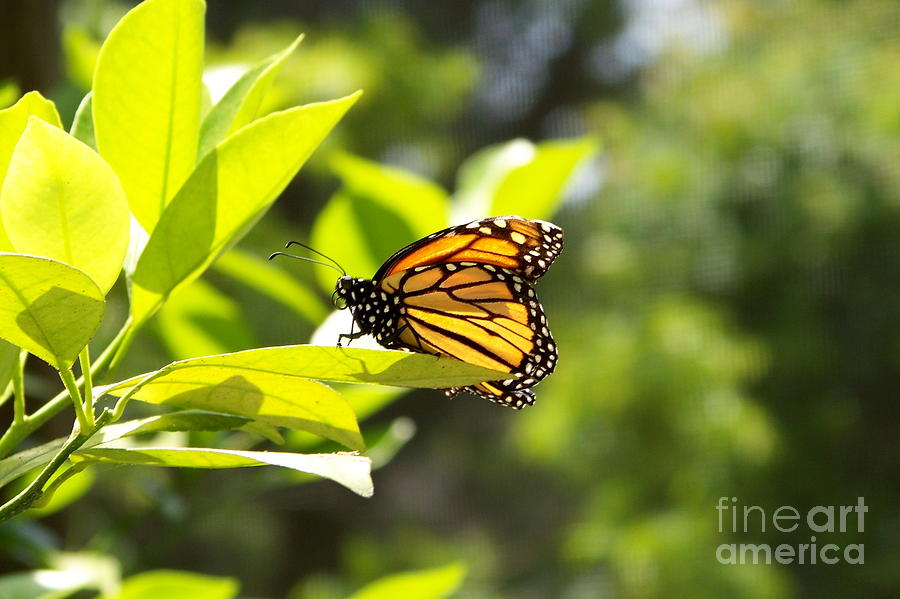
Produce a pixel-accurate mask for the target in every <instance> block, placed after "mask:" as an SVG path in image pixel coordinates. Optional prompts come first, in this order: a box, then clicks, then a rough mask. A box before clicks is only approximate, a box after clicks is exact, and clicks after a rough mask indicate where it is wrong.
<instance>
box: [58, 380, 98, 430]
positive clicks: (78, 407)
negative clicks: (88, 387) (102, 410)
mask: <svg viewBox="0 0 900 599" xmlns="http://www.w3.org/2000/svg"><path fill="white" fill-rule="evenodd" d="M59 378H60V379H62V382H63V385H65V386H66V391H68V392H69V397H70V398H71V399H72V405H74V406H75V415H76V416H78V427H79V428H80V429H81V430H83V431H87V430H90V429H92V428H94V414H93V413H90V414H89V413H87V412H86V411H85V409H84V402H83V401H82V399H81V390H80V389H79V388H78V383H77V382H75V375H74V374H72V369H71V368H63V369H62V370H60V371H59Z"/></svg>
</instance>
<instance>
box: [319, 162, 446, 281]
mask: <svg viewBox="0 0 900 599" xmlns="http://www.w3.org/2000/svg"><path fill="white" fill-rule="evenodd" d="M332 168H334V170H335V172H336V173H337V174H338V176H340V177H341V180H342V182H343V187H342V188H341V190H340V191H339V192H338V193H336V194H335V195H334V196H332V198H331V199H330V200H329V201H328V204H327V205H326V206H325V208H324V209H323V210H322V212H321V214H319V217H318V218H317V219H316V222H315V224H314V225H313V230H312V245H313V246H314V247H315V248H316V249H318V250H320V251H323V252H325V253H326V254H328V255H330V256H332V257H334V258H335V259H336V260H337V261H338V262H340V263H341V264H342V265H343V266H344V268H346V269H347V271H348V272H350V273H353V274H356V275H359V276H366V277H371V276H372V275H373V274H374V273H375V271H376V270H377V269H378V267H379V266H380V265H381V263H382V262H383V261H384V260H385V259H387V258H388V257H389V256H390V255H391V254H393V253H394V252H395V251H397V250H398V249H400V248H401V247H403V246H404V245H406V244H408V243H412V242H413V241H415V240H416V239H419V238H421V237H424V236H426V235H429V234H431V233H434V232H435V231H438V230H440V229H442V228H444V227H446V226H447V217H448V209H449V198H448V196H447V193H446V192H445V191H444V190H443V189H442V188H441V187H440V186H438V185H436V184H435V183H432V182H431V181H428V180H427V179H423V178H421V177H419V176H417V175H414V174H412V173H409V172H407V171H403V170H401V169H397V168H393V167H388V166H383V165H380V164H377V163H375V162H370V161H367V160H363V159H361V158H357V157H355V156H350V155H347V154H342V155H339V156H337V157H336V158H335V159H334V160H333V161H332ZM411 206H414V207H415V209H410V207H411ZM316 272H317V276H318V278H319V282H320V284H321V285H322V286H323V288H324V289H326V290H329V291H330V290H331V289H333V288H334V274H332V273H331V272H330V271H327V270H325V269H321V270H318V271H316Z"/></svg>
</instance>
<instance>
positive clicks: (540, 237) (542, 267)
mask: <svg viewBox="0 0 900 599" xmlns="http://www.w3.org/2000/svg"><path fill="white" fill-rule="evenodd" d="M562 244H563V231H562V229H561V228H560V227H558V226H556V225H554V224H553V223H550V222H546V221H542V220H528V219H525V218H522V217H521V216H495V217H491V218H485V219H481V220H476V221H472V222H470V223H468V224H465V225H458V226H455V227H450V228H447V229H444V230H443V231H438V232H437V233H432V234H431V235H429V236H428V237H424V238H422V239H420V240H419V241H417V242H415V243H412V244H410V245H408V246H406V247H405V248H403V249H401V250H400V251H398V252H397V253H395V254H394V255H393V256H391V257H390V258H389V259H388V260H387V261H386V262H385V263H384V265H383V266H382V267H381V268H380V269H379V270H378V272H377V273H376V274H375V276H374V277H373V279H374V280H376V281H380V280H382V279H385V278H387V277H389V276H391V275H394V274H396V273H399V272H402V271H405V270H409V269H413V268H416V267H420V266H429V265H433V264H447V263H461V262H474V263H477V264H485V265H491V266H494V267H497V268H501V269H505V270H508V271H511V272H512V273H515V274H516V275H517V276H519V277H521V278H523V279H525V280H526V281H529V282H532V283H533V282H534V281H536V280H537V279H539V278H540V277H542V276H543V275H544V273H546V272H547V269H548V268H550V265H551V264H552V263H553V261H554V260H556V257H557V256H559V253H560V252H561V251H562V247H563V245H562Z"/></svg>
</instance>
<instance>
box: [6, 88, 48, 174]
mask: <svg viewBox="0 0 900 599" xmlns="http://www.w3.org/2000/svg"><path fill="white" fill-rule="evenodd" d="M30 116H36V117H38V118H39V119H41V120H43V121H46V122H48V123H50V124H51V125H55V126H56V127H62V123H61V122H60V120H59V113H58V112H56V105H55V104H53V102H51V101H50V100H48V99H46V98H45V97H44V96H42V95H41V94H40V93H39V92H28V93H27V94H25V95H24V96H22V97H21V98H20V99H19V101H18V102H16V103H15V104H14V105H13V106H10V107H9V108H7V109H5V110H0V184H2V182H3V179H4V178H6V169H7V168H9V161H10V159H11V158H12V155H13V151H14V150H15V149H16V144H17V143H19V137H21V136H22V132H23V131H25V126H26V125H28V117H30Z"/></svg>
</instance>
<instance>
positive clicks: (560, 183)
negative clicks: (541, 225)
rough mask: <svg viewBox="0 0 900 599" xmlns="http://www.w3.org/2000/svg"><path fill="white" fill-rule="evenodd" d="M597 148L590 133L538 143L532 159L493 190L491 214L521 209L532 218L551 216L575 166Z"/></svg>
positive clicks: (512, 172) (508, 212) (521, 211)
mask: <svg viewBox="0 0 900 599" xmlns="http://www.w3.org/2000/svg"><path fill="white" fill-rule="evenodd" d="M597 148H598V143H597V142H596V141H595V140H594V139H592V138H589V137H586V138H582V139H576V140H561V141H547V142H543V143H540V144H538V145H537V152H536V153H535V155H534V157H533V158H532V160H531V161H530V162H528V163H527V164H523V165H521V166H518V167H516V168H514V169H513V170H511V171H510V172H509V173H508V174H507V175H506V177H504V178H503V180H502V181H501V183H500V185H499V187H498V188H497V190H496V191H495V192H494V199H493V203H492V205H491V210H490V214H516V213H517V211H518V212H520V213H522V214H525V215H528V216H529V217H533V218H550V217H551V216H552V215H553V213H554V212H556V208H557V206H558V205H559V202H560V201H561V200H562V193H563V191H564V190H565V186H566V183H567V182H568V181H569V178H570V177H571V175H572V173H573V172H574V171H575V168H576V167H577V166H578V165H579V164H580V163H581V162H582V161H583V160H584V159H585V158H587V157H588V156H589V155H591V154H593V153H595V152H596V151H597Z"/></svg>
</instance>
